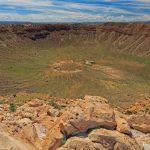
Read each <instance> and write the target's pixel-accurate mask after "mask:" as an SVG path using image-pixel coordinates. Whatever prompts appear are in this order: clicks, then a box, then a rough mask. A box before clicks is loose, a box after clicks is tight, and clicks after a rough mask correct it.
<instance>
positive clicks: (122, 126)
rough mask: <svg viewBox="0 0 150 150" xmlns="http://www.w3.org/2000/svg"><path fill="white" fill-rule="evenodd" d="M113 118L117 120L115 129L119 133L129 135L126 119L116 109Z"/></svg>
mask: <svg viewBox="0 0 150 150" xmlns="http://www.w3.org/2000/svg"><path fill="white" fill-rule="evenodd" d="M115 120H116V122H117V131H119V132H120V133H125V134H128V135H131V131H130V130H131V128H130V126H129V124H128V122H127V120H126V119H125V118H124V115H123V114H121V113H120V112H118V111H115Z"/></svg>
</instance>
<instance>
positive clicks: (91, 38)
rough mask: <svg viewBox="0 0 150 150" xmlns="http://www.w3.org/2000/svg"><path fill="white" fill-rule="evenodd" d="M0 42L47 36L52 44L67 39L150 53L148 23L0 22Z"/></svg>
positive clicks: (5, 43)
mask: <svg viewBox="0 0 150 150" xmlns="http://www.w3.org/2000/svg"><path fill="white" fill-rule="evenodd" d="M0 33H1V34H0V45H2V47H5V48H6V47H11V46H12V45H14V43H15V45H16V41H18V42H17V43H21V42H23V43H24V41H26V42H27V41H28V40H31V41H36V40H40V39H48V41H49V42H52V43H53V45H55V44H57V45H61V44H62V45H63V44H64V43H66V42H67V44H69V43H74V44H75V45H76V44H79V43H80V42H81V41H83V43H86V44H87V43H89V44H90V43H93V45H96V44H101V45H105V46H106V47H107V48H108V49H114V50H118V51H121V52H127V53H130V54H133V55H140V56H150V47H149V43H150V24H144V23H111V22H110V23H104V24H100V25H99V24H97V25H96V24H90V25H87V24H80V25H77V24H45V25H42V24H29V25H27V24H25V25H0Z"/></svg>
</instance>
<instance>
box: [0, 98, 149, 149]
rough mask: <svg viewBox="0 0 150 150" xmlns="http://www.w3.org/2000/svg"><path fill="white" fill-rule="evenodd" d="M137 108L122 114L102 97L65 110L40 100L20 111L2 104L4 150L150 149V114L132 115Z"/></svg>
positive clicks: (0, 127)
mask: <svg viewBox="0 0 150 150" xmlns="http://www.w3.org/2000/svg"><path fill="white" fill-rule="evenodd" d="M145 104H150V100H147V101H146V102H145ZM145 104H143V103H142V105H144V106H145ZM136 106H138V110H139V104H136V105H134V107H132V109H131V108H130V111H129V110H128V111H126V114H125V113H121V112H119V111H118V110H117V109H113V108H111V107H110V105H109V104H108V101H107V100H106V99H104V98H102V97H99V96H85V97H84V99H78V100H70V103H69V104H67V105H65V106H61V107H58V105H57V104H56V103H55V102H54V101H52V102H51V103H47V102H45V101H43V100H40V99H33V100H31V101H29V102H27V103H26V104H24V105H22V106H20V107H19V106H18V107H17V108H15V106H13V105H8V104H0V149H6V150H143V149H144V150H150V111H149V108H147V107H145V110H144V111H142V113H141V112H140V110H139V111H138V112H136V113H135V114H134V113H133V114H132V112H131V111H132V110H133V108H134V111H135V108H136ZM147 106H150V105H147ZM139 112H140V113H139Z"/></svg>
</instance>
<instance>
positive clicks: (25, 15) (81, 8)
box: [0, 0, 150, 22]
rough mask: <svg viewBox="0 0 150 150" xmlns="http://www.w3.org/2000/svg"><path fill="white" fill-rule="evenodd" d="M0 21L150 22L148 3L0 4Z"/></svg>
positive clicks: (44, 0) (70, 0)
mask: <svg viewBox="0 0 150 150" xmlns="http://www.w3.org/2000/svg"><path fill="white" fill-rule="evenodd" d="M0 21H33V22H39V21H40V22H85V21H89V22H93V21H94V22H95V21H98V22H103V21H150V0H0Z"/></svg>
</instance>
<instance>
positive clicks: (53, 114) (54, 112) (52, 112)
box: [47, 107, 60, 117]
mask: <svg viewBox="0 0 150 150" xmlns="http://www.w3.org/2000/svg"><path fill="white" fill-rule="evenodd" d="M47 114H48V115H49V116H51V117H59V116H60V112H59V110H57V109H54V108H52V107H51V108H50V109H48V111H47Z"/></svg>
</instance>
